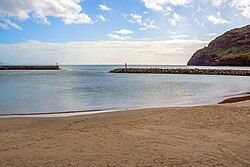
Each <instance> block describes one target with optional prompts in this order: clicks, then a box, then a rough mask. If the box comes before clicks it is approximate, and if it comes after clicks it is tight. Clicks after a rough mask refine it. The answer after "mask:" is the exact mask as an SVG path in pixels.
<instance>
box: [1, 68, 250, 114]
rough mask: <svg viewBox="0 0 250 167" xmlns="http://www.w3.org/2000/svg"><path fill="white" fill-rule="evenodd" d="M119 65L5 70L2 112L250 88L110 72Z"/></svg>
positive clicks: (149, 103) (182, 98) (139, 104)
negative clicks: (52, 69)
mask: <svg viewBox="0 0 250 167" xmlns="http://www.w3.org/2000/svg"><path fill="white" fill-rule="evenodd" d="M116 67H121V66H105V65H103V66H94V65H92V66H62V70H61V71H0V113H1V114H2V113H34V112H58V111H70V110H89V109H90V110H95V109H97V110H99V109H101V110H110V109H111V110H113V109H114V110H116V109H118V110H120V109H132V108H146V107H170V106H184V105H200V104H213V103H217V102H218V101H220V100H221V99H223V98H225V97H226V96H230V95H235V94H241V93H245V92H250V77H242V76H206V75H175V74H110V73H108V72H109V70H111V69H113V68H116ZM146 67H150V66H146ZM153 67H156V66H153ZM158 67H159V66H158ZM160 67H162V68H164V67H169V66H160ZM175 67H178V66H175ZM181 67H182V68H185V66H181ZM189 68H191V67H189ZM196 68H197V67H196ZM202 68H205V67H202ZM209 68H211V67H209ZM214 68H215V67H214ZM216 68H218V67H216ZM227 68H229V67H227ZM248 69H249V68H248Z"/></svg>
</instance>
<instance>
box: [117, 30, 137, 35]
mask: <svg viewBox="0 0 250 167" xmlns="http://www.w3.org/2000/svg"><path fill="white" fill-rule="evenodd" d="M115 32H116V33H117V34H122V35H128V34H133V33H134V32H133V31H131V30H127V29H121V30H119V31H115Z"/></svg>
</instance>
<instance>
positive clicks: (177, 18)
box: [169, 13, 182, 26]
mask: <svg viewBox="0 0 250 167" xmlns="http://www.w3.org/2000/svg"><path fill="white" fill-rule="evenodd" d="M181 19H182V17H181V16H180V15H178V14H177V13H174V14H173V15H172V17H171V18H170V19H169V22H170V24H171V25H172V26H176V23H177V22H179V21H181Z"/></svg>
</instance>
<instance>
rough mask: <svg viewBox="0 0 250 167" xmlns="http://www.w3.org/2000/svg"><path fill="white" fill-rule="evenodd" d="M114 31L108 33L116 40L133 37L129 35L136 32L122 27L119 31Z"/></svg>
mask: <svg viewBox="0 0 250 167" xmlns="http://www.w3.org/2000/svg"><path fill="white" fill-rule="evenodd" d="M114 33H115V34H108V37H110V38H111V39H114V40H121V41H125V40H129V39H131V37H129V36H128V35H130V34H133V33H134V32H133V31H131V30H127V29H121V30H118V31H114Z"/></svg>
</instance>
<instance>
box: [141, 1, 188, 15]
mask: <svg viewBox="0 0 250 167" xmlns="http://www.w3.org/2000/svg"><path fill="white" fill-rule="evenodd" d="M142 1H143V2H144V4H145V6H146V8H148V9H151V10H154V11H162V12H164V13H165V14H169V13H170V12H171V11H172V10H173V9H172V7H171V6H178V5H186V4H188V3H189V2H190V0H142Z"/></svg>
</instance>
